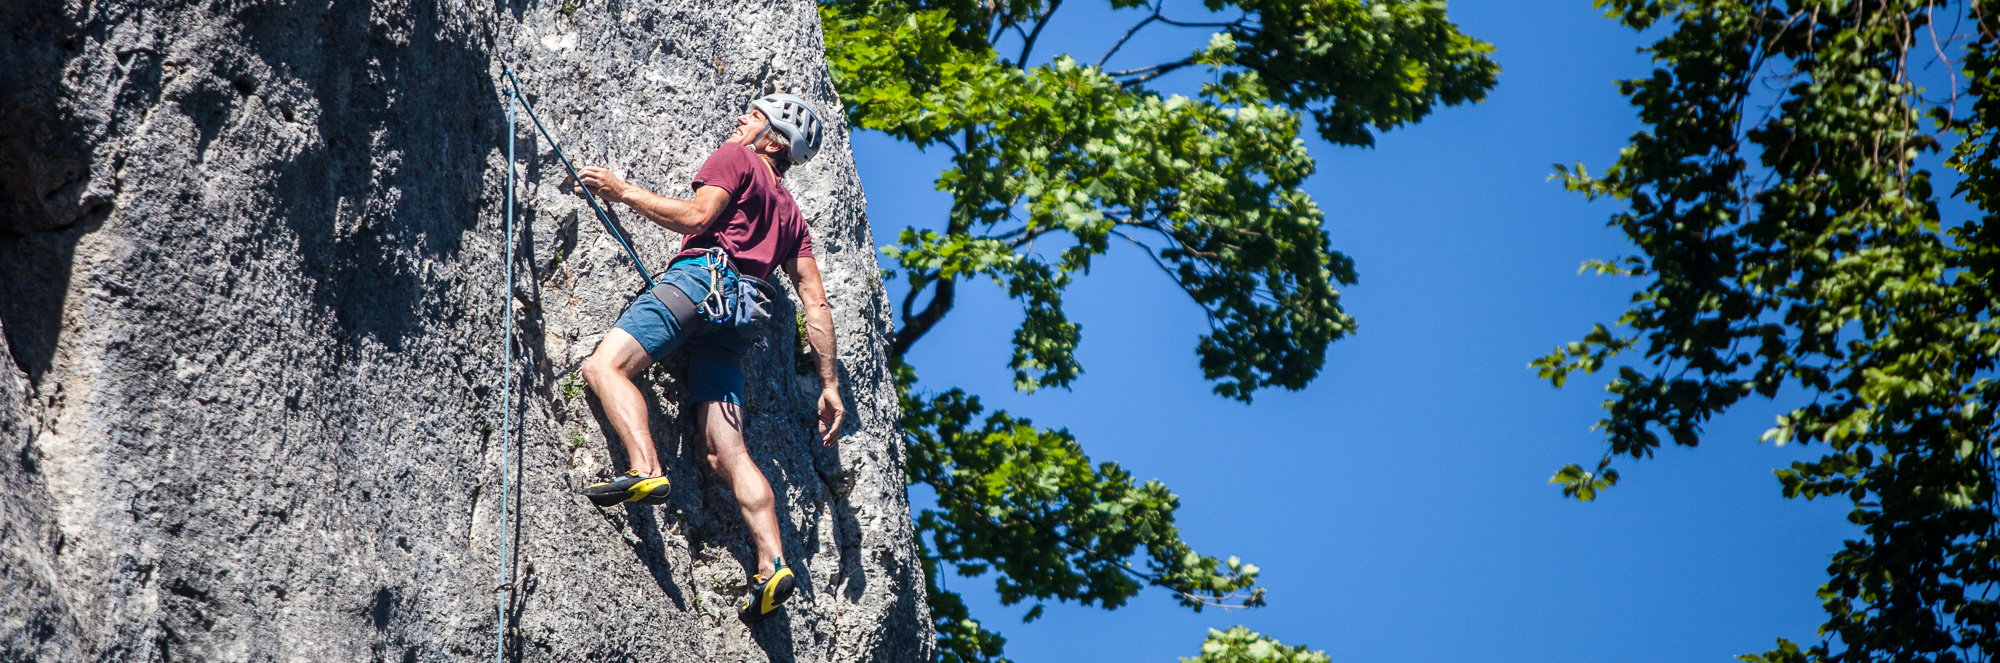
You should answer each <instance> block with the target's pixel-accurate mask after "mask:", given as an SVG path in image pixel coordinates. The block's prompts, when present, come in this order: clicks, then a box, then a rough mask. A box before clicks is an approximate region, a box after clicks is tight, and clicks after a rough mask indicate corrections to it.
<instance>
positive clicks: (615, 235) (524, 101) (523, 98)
mask: <svg viewBox="0 0 2000 663" xmlns="http://www.w3.org/2000/svg"><path fill="white" fill-rule="evenodd" d="M500 75H501V76H505V77H506V78H507V82H508V83H510V84H512V85H513V90H512V91H510V92H509V93H508V95H507V96H509V97H511V98H512V99H513V100H514V101H518V102H520V104H521V108H524V109H527V111H528V119H530V120H534V122H535V129H537V130H539V131H541V132H542V138H544V139H547V140H548V141H549V147H551V148H554V149H555V152H556V158H557V159H560V160H562V165H563V168H565V169H568V170H569V178H570V179H571V180H575V181H576V182H577V188H580V189H583V199H584V200H586V201H589V202H590V211H593V212H596V213H597V220H598V221H599V222H601V223H603V224H604V231H605V232H607V233H610V234H611V238H612V239H616V240H618V245H619V246H623V247H625V255H627V256H629V257H631V258H632V266H633V267H637V268H639V278H642V279H645V280H646V287H648V288H651V287H653V285H654V283H653V276H652V274H653V273H652V272H649V271H646V263H645V262H644V261H641V260H639V252H638V251H634V250H632V242H630V241H628V240H626V239H625V233H624V232H622V231H620V230H618V225H617V224H614V223H612V222H611V215H610V214H606V213H605V212H604V208H603V207H601V206H599V205H598V204H597V196H595V195H593V194H591V192H590V187H587V186H583V178H581V177H577V174H576V166H572V165H570V163H569V157H567V156H564V155H563V150H562V143H561V142H559V141H557V140H556V137H555V136H553V135H550V134H549V129H548V127H545V126H542V119H541V118H540V117H536V116H535V106H534V105H533V104H530V103H528V96H527V95H526V94H524V93H522V92H521V79H519V78H516V77H515V76H514V70H512V69H506V70H503V71H501V72H500ZM508 113H509V114H510V115H511V113H513V108H512V107H511V106H509V107H508ZM509 131H512V129H509ZM511 148H512V146H511V145H510V146H509V149H511ZM508 158H509V159H510V161H508V168H509V170H508V174H509V175H510V176H511V175H512V174H513V171H512V168H513V161H511V159H512V156H509V157H508ZM510 186H511V184H510ZM508 194H509V195H512V194H513V189H508Z"/></svg>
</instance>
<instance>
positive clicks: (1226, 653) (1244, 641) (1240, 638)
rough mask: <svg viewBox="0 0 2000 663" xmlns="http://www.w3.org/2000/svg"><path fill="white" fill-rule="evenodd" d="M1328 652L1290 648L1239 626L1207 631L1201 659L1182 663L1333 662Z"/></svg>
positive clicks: (1182, 660)
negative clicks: (1225, 629) (1224, 629)
mask: <svg viewBox="0 0 2000 663" xmlns="http://www.w3.org/2000/svg"><path fill="white" fill-rule="evenodd" d="M1332 660H1333V659H1332V658H1330V657H1328V656H1327V655H1326V652H1321V651H1307V650H1306V648H1305V646H1304V645H1300V646H1297V647H1287V646H1285V645H1283V644H1281V643H1279V642H1278V641H1277V640H1274V639H1272V638H1270V637H1267V636H1265V635H1264V634H1262V633H1258V632H1256V631H1252V630H1250V629H1247V628H1244V627H1241V626H1238V627H1236V628H1232V629H1229V630H1227V631H1217V630H1215V629H1209V630H1208V640H1207V641H1205V642H1202V643H1201V656H1199V657H1196V658H1183V659H1181V663H1330V662H1331V661H1332Z"/></svg>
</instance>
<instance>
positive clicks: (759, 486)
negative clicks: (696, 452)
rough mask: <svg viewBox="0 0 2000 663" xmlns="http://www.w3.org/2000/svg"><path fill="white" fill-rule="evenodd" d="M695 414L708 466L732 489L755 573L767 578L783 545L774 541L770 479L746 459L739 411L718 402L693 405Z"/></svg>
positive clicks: (774, 507)
mask: <svg viewBox="0 0 2000 663" xmlns="http://www.w3.org/2000/svg"><path fill="white" fill-rule="evenodd" d="M695 407H696V410H695V413H696V414H695V416H696V417H697V418H698V419H699V422H698V423H699V424H700V425H701V428H702V432H703V433H704V434H705V435H704V436H705V437H706V438H707V439H708V466H709V468H711V469H713V470H715V474H716V475H717V476H719V477H721V478H722V480H723V481H724V482H727V483H728V484H729V488H730V490H733V491H735V492H736V507H737V508H738V509H740V510H741V511H742V512H743V524H745V525H747V526H749V527H750V537H751V538H753V539H756V542H757V574H758V575H761V576H764V577H765V578H770V577H771V574H772V573H774V572H776V571H777V570H778V569H777V567H774V566H772V565H771V559H772V558H774V557H775V558H780V559H782V558H784V556H785V548H784V544H783V543H780V542H779V541H778V507H777V501H776V499H775V497H774V496H773V495H772V494H771V482H770V481H767V480H765V479H764V472H763V470H759V469H757V462H756V461H753V460H750V450H749V449H748V448H747V447H745V446H744V444H743V410H742V408H738V407H736V406H735V405H732V404H730V403H726V402H722V401H703V402H701V403H697V404H696V406H695Z"/></svg>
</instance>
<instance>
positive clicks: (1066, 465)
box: [897, 365, 1264, 619]
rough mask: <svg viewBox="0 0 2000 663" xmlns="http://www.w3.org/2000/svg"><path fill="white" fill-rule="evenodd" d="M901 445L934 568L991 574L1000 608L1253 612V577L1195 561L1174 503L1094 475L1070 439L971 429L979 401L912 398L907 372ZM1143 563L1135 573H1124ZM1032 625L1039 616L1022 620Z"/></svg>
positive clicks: (997, 420) (1009, 426)
mask: <svg viewBox="0 0 2000 663" xmlns="http://www.w3.org/2000/svg"><path fill="white" fill-rule="evenodd" d="M897 377H898V380H899V382H900V384H901V385H902V387H903V390H902V391H903V398H902V406H903V412H904V421H905V423H906V424H914V425H910V426H908V431H909V435H910V437H911V440H910V457H909V466H908V467H909V473H910V482H911V483H922V484H925V485H928V486H930V487H931V488H932V489H933V490H935V491H937V496H938V508H936V509H926V510H924V511H923V512H922V513H920V514H918V516H917V525H918V528H919V529H920V530H922V531H924V532H925V533H927V534H928V535H929V537H930V541H929V543H930V544H931V546H930V547H931V548H932V550H934V551H935V552H934V553H932V554H933V555H934V557H933V558H934V559H936V560H938V561H942V562H948V563H951V564H954V565H956V567H957V571H958V573H959V574H960V575H964V576H968V577H973V576H979V575H982V574H984V573H986V572H987V571H988V570H997V571H999V572H1000V573H999V590H1000V600H1001V602H1002V603H1005V604H1008V605H1012V604H1015V603H1019V602H1021V601H1023V600H1026V599H1035V600H1043V599H1057V600H1065V601H1076V602H1079V603H1081V604H1083V605H1093V604H1095V605H1101V606H1103V607H1106V608H1116V607H1118V606H1120V605H1123V604H1124V603H1125V600H1126V599H1127V598H1130V597H1131V596H1132V595H1133V594H1136V593H1138V591H1139V589H1140V588H1141V586H1142V583H1146V584H1152V585H1155V586H1159V587H1164V588H1167V589H1170V590H1172V591H1174V592H1175V593H1176V594H1177V595H1178V596H1179V599H1180V602H1181V603H1182V604H1183V605H1186V606H1188V607H1190V608H1193V609H1194V610H1196V611H1200V610H1201V609H1202V608H1203V607H1204V606H1215V605H1239V606H1245V607H1250V606H1258V605H1262V604H1263V603H1264V590H1263V589H1262V588H1258V587H1255V585H1256V580H1257V567H1256V566H1255V565H1252V564H1244V563H1242V562H1241V561H1239V560H1237V559H1236V558H1233V557H1232V558H1230V559H1228V560H1227V561H1217V560H1216V559H1215V558H1213V557H1204V556H1202V555H1200V554H1198V553H1196V552H1195V551H1193V550H1192V549H1190V548H1189V547H1188V546H1187V544H1186V543H1183V542H1182V541H1181V539H1180V534H1179V531H1178V529H1176V528H1175V526H1174V509H1175V507H1176V506H1177V505H1178V503H1179V498H1178V497H1175V496H1174V495H1173V494H1172V493H1169V492H1167V488H1166V486H1165V485H1162V484H1161V483H1160V482H1158V481H1147V482H1145V483H1143V484H1140V483H1137V482H1135V481H1134V480H1133V479H1132V474H1131V473H1130V472H1126V471H1125V470H1124V469H1122V468H1120V467H1118V464H1117V463H1100V464H1097V465H1095V466H1093V465H1092V464H1091V462H1090V458H1089V457H1087V456H1085V455H1084V453H1083V448H1082V447H1081V446H1079V445H1078V444H1077V443H1076V440H1075V438H1072V437H1070V435H1069V432H1068V431H1062V430H1044V429H1038V428H1035V427H1034V425H1033V424H1032V422H1029V421H1028V420H1026V419H1018V418H1015V417H1012V416H1009V415H1008V414H1007V413H1005V412H996V413H994V414H992V415H991V416H988V417H986V418H985V419H984V420H983V421H977V422H975V420H977V419H978V417H979V414H980V413H981V412H983V411H984V408H983V407H982V406H980V404H979V397H977V396H967V395H966V394H965V392H964V391H961V390H958V389H953V390H950V391H948V392H945V393H944V394H942V395H939V396H935V397H931V398H928V399H924V398H919V397H917V396H914V395H912V390H911V389H910V384H911V383H912V382H914V381H915V379H916V374H915V371H913V370H911V369H910V368H909V367H908V366H907V365H903V366H900V367H899V371H898V373H897ZM1134 556H1141V557H1142V558H1143V561H1144V563H1145V567H1144V568H1143V569H1141V568H1135V567H1134V566H1133V564H1132V563H1131V562H1130V561H1128V560H1129V559H1130V558H1132V557H1134ZM1039 614H1040V609H1039V606H1038V607H1037V608H1036V609H1035V610H1032V611H1030V613H1029V619H1033V618H1034V617H1035V616H1037V615H1039Z"/></svg>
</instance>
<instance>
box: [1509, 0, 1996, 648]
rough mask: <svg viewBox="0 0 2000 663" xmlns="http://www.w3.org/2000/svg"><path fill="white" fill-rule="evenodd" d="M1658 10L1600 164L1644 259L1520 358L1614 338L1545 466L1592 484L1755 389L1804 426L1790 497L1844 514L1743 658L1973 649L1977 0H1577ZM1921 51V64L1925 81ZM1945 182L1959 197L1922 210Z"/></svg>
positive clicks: (1798, 433)
mask: <svg viewBox="0 0 2000 663" xmlns="http://www.w3.org/2000/svg"><path fill="white" fill-rule="evenodd" d="M1597 4H1598V5H1599V6H1600V7H1606V8H1608V13H1609V15H1610V16H1611V17H1613V18H1615V19H1617V20H1619V21H1622V22H1624V23H1625V24H1626V25H1628V26H1631V27H1632V28H1634V29H1640V30H1645V29H1648V28H1652V27H1654V26H1655V24H1656V23H1661V22H1664V25H1663V26H1661V27H1659V28H1657V29H1659V30H1661V31H1663V32H1665V36H1664V37H1663V38H1661V39H1660V40H1659V41H1658V42H1656V43H1655V44H1653V45H1652V46H1651V48H1650V51H1651V53H1652V54H1653V56H1654V59H1655V61H1656V62H1658V63H1659V68H1658V69H1656V70H1655V71H1654V72H1653V73H1652V75H1651V76H1648V77H1646V78H1640V79H1635V80H1629V81H1624V82H1621V83H1620V86H1621V89H1622V91H1623V92H1624V94H1626V95H1627V96H1629V97H1630V98H1631V101H1632V104H1633V105H1634V106H1637V107H1638V109H1639V117H1640V119H1641V120H1642V121H1643V122H1645V124H1646V125H1648V126H1647V129H1646V130H1645V131H1642V132H1640V133H1639V134H1637V135H1635V136H1633V138H1632V140H1631V144H1630V146H1628V147H1626V148H1625V149H1624V150H1623V151H1622V152H1621V153H1620V155H1619V157H1618V160H1617V162H1616V163H1615V164H1614V165H1613V166H1611V167H1610V169H1609V170H1608V171H1606V172H1605V173H1603V174H1602V175H1592V174H1590V173H1588V172H1586V171H1585V170H1584V168H1583V166H1582V165H1581V164H1579V165H1578V166H1576V168H1575V169H1574V170H1571V169H1567V168H1561V169H1560V170H1561V171H1562V172H1561V173H1560V177H1561V178H1562V179H1563V180H1564V181H1565V182H1566V184H1567V186H1568V187H1569V188H1570V189H1572V190H1575V191H1579V192H1582V193H1584V194H1585V195H1588V196H1591V197H1593V198H1595V197H1603V196H1609V197H1611V198H1615V199H1617V200H1620V201H1623V202H1624V204H1625V206H1626V209H1625V210H1624V211H1622V212H1620V213H1618V214H1616V215H1614V216H1613V217H1612V218H1611V225H1612V226H1613V227H1616V228H1619V229H1620V230H1622V231H1623V232H1624V233H1625V235H1626V236H1627V238H1629V239H1630V240H1631V241H1632V242H1633V243H1634V244H1635V245H1637V247H1638V249H1639V254H1638V255H1635V256H1632V257H1628V258H1624V259H1622V260H1618V261H1614V262H1611V263H1587V264H1586V267H1594V268H1596V269H1598V270H1600V271H1603V272H1607V273H1615V274H1627V275H1631V276H1635V277H1640V278H1643V279H1647V282H1646V284H1645V285H1644V286H1643V287H1642V288H1641V289H1640V290H1639V291H1638V292H1637V293H1636V294H1635V295H1633V298H1632V307H1631V308H1630V310H1628V311H1627V312H1626V313H1625V314H1624V315H1623V316H1622V317H1621V318H1619V320H1618V322H1617V324H1616V325H1615V327H1616V329H1615V330H1614V328H1613V327H1607V326H1604V325H1598V326H1597V327H1596V328H1595V329H1594V330H1592V331H1591V332H1590V333H1589V334H1588V335H1586V336H1585V337H1584V338H1583V339H1582V340H1581V341H1579V342H1574V343H1569V344H1568V345H1566V346H1564V347H1561V348H1558V349H1557V350H1556V351H1555V352H1554V353H1552V354H1550V355H1548V356H1546V357H1543V358H1541V359H1539V360H1537V361H1535V362H1534V364H1533V365H1534V366H1537V367H1539V368H1540V369H1541V374H1542V375H1543V376H1544V377H1547V378H1548V379H1550V380H1551V381H1552V382H1553V383H1554V384H1555V385H1556V386H1558V387H1560V386H1562V384H1563V382H1564V380H1565V378H1566V377H1567V376H1569V375H1570V374H1571V373H1573V372H1575V371H1583V372H1586V373H1588V372H1595V371H1598V370H1600V369H1601V368H1603V367H1604V366H1606V362H1607V361H1609V360H1610V359H1612V358H1613V357H1614V356H1617V355H1620V354H1623V353H1628V352H1630V353H1638V354H1640V355H1642V356H1643V358H1644V360H1645V361H1644V365H1642V366H1639V367H1635V366H1629V365H1627V366H1620V367H1619V368H1618V370H1617V377H1616V378H1615V379H1613V380H1611V381H1610V384H1609V386H1608V387H1607V388H1606V389H1607V390H1608V391H1609V392H1610V393H1611V398H1610V399H1609V400H1608V401H1606V403H1605V407H1606V409H1607V410H1608V414H1607V416H1606V417H1605V418H1604V420H1603V421H1601V422H1599V424H1598V425H1599V427H1600V428H1601V429H1602V430H1603V431H1604V432H1605V436H1606V438H1607V442H1608V448H1607V449H1606V453H1605V454H1604V456H1603V458H1602V459H1601V460H1600V461H1598V463H1597V464H1596V467H1595V468H1594V469H1591V470H1585V469H1584V468H1583V467H1582V466H1578V465H1571V466H1569V467H1565V468H1563V469H1562V470H1561V471H1560V472H1558V473H1557V474H1556V476H1555V478H1554V479H1552V482H1553V483H1558V484H1561V485H1562V486H1563V492H1564V494H1566V495H1570V496H1574V497H1576V498H1578V499H1581V500H1586V501H1587V500H1591V499H1593V498H1595V497H1596V496H1597V495H1598V493H1599V492H1600V491H1602V490H1604V489H1606V488H1608V487H1610V486H1612V485H1614V484H1616V483H1617V481H1618V474H1617V471H1616V470H1615V469H1614V468H1613V467H1612V466H1611V464H1612V461H1613V460H1614V459H1616V458H1618V457H1625V456H1629V457H1632V458H1645V457H1648V456H1650V455H1652V453H1653V451H1654V450H1655V449H1657V448H1659V446H1660V445H1661V440H1662V436H1664V437H1665V438H1666V439H1671V440H1672V441H1673V442H1674V443H1675V444H1679V445H1683V446H1690V447H1692V446H1695V445H1696V444H1698V443H1699V442H1700V441H1701V438H1702V425H1703V423H1704V422H1706V421H1708V420H1709V419H1711V418H1712V417H1715V416H1717V415H1719V414H1721V413H1722V412H1724V411H1727V410H1728V409H1729V407H1730V406H1732V405H1734V404H1735V403H1737V402H1738V401H1740V400H1742V399H1744V398H1748V397H1751V396H1752V395H1755V396H1759V397H1763V398H1766V399H1776V398H1781V397H1783V398H1785V399H1787V400H1788V401H1789V402H1792V403H1794V404H1795V405H1796V407H1794V408H1793V409H1791V410H1790V411H1789V412H1788V413H1787V414H1785V415H1783V416H1781V417H1779V418H1778V420H1777V422H1776V425H1775V426H1773V427H1772V428H1771V429H1770V430H1769V431H1768V432H1766V433H1765V434H1764V436H1763V439H1764V440H1766V441H1771V442H1775V443H1778V444H1789V443H1799V444H1812V445H1823V446H1824V447H1825V448H1826V452H1825V454H1824V455H1823V456H1822V457H1821V458H1819V459H1818V460H1816V461H1813V462H1800V463H1794V464H1793V465H1792V466H1791V467H1790V468H1788V469H1783V470H1780V471H1778V472H1777V476H1778V479H1779V482H1780V484H1781V486H1782V489H1783V493H1784V495H1785V496H1787V497H1803V498H1806V499H1816V498H1821V497H1826V498H1834V497H1845V498H1846V499H1848V500H1849V501H1850V502H1851V503H1852V505H1853V509H1852V510H1851V511H1850V513H1849V516H1848V519H1849V520H1850V521H1852V522H1853V523H1854V524H1856V525H1858V526H1860V528H1861V529H1860V534H1859V536H1858V537H1857V538H1856V539H1854V540H1850V541H1847V542H1846V544H1845V545H1844V546H1843V547H1842V548H1841V549H1840V550H1837V551H1834V552H1833V555H1832V557H1831V560H1832V561H1831V563H1830V564H1829V566H1828V567H1827V574H1828V579H1827V582H1826V584H1824V585H1822V586H1821V587H1820V590H1819V593H1818V595H1819V597H1820V599H1821V600H1822V601H1823V606H1824V608H1825V610H1826V613H1827V621H1826V623H1825V625H1824V626H1823V627H1822V628H1821V631H1820V632H1821V641H1820V642H1819V643H1818V644H1815V645H1812V646H1807V647H1801V646H1800V645H1798V644H1795V643H1793V642H1791V641H1789V640H1782V639H1781V640H1779V642H1778V647H1777V648H1776V649H1773V650H1771V651H1768V652H1764V653H1762V654H1756V655H1746V656H1743V657H1741V658H1743V659H1744V660H1747V661H1772V662H1779V661H1782V662H1787V663H1791V662H1800V661H1854V662H1859V661H1890V660H1893V661H1939V662H1956V661H1990V660H1994V659H1995V658H1996V656H2000V604H1996V602H1995V599H1996V598H2000V586H1996V583H1995V580H1996V577H2000V576H1996V573H2000V567H1996V564H1995V554H1996V552H2000V541H1996V537H1995V524H1996V517H1995V515H1996V514H1995V502H1994V484H1993V482H1994V479H1995V473H1994V471H1995V462H1994V444H1995V424H1996V420H1995V414H1994V408H1995V403H1996V402H2000V383H1996V382H1995V380H1994V377H1995V372H1994V369H1995V358H1996V355H2000V329H1996V328H1995V320H1994V315H1993V314H1994V311H1995V306H1996V304H2000V300H1996V293H1995V290H1994V285H1995V283H1994V280H1993V277H1994V276H1995V270H1996V268H2000V235H1996V228H1995V227H1994V226H1989V225H1988V224H1987V222H1988V221H1990V220H1993V218H1994V217H1993V214H1994V213H1995V211H1996V210H2000V206H1996V204H2000V197H1996V196H1995V194H1996V192H2000V186H1996V185H2000V180H1996V179H1995V172H1996V171H1995V169H1994V157H1995V155H1996V154H2000V144H1996V142H1995V135H1996V131H2000V76H1996V73H1995V72H1996V68H1995V64H1996V62H2000V60H1996V50H1995V46H1996V39H2000V31H1997V30H1996V28H2000V25H1996V23H1995V20H1994V17H1993V13H1992V10H1993V9H1994V6H1995V3H1993V2H1990V1H1980V2H1925V1H1918V0H1875V1H1871V2H1855V1H1852V0H1792V1H1788V2H1778V1H1765V2H1741V1H1734V2H1730V1H1720V0H1702V1H1677V2H1668V1H1660V0H1599V1H1598V3H1597ZM1920 77H1927V78H1925V79H1924V80H1930V81H1934V82H1935V83H1934V86H1938V84H1941V87H1942V88H1943V89H1926V88H1925V87H1924V86H1923V85H1920V84H1919V78H1920ZM1932 168H1943V169H1948V170H1949V171H1952V172H1954V173H1955V174H1956V175H1957V176H1958V177H1959V178H1960V180H1959V182H1958V183H1957V184H1956V186H1954V187H1953V188H1952V189H1951V190H1950V192H1949V193H1948V194H1945V196H1946V197H1949V198H1956V199H1958V200H1960V201H1962V202H1964V203H1967V204H1968V205H1969V207H1971V208H1973V209H1976V210H1977V212H1976V215H1975V218H1970V219H1960V220H1956V221H1947V220H1946V219H1945V218H1943V215H1942V213H1941V212H1940V196H1939V194H1938V192H1936V191H1934V190H1933V174H1934V171H1933V170H1932Z"/></svg>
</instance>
